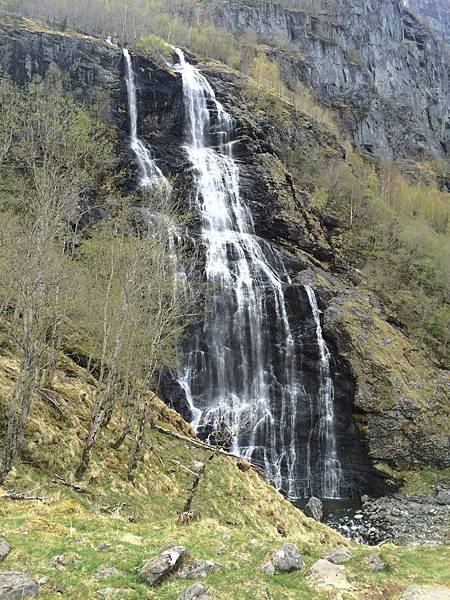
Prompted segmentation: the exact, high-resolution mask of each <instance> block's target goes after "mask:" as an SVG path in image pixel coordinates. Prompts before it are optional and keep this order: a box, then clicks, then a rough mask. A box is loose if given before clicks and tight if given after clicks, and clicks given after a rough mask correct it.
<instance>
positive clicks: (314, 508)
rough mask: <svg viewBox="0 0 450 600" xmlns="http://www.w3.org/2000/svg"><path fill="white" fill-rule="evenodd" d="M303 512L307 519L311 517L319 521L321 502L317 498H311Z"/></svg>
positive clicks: (320, 518)
mask: <svg viewBox="0 0 450 600" xmlns="http://www.w3.org/2000/svg"><path fill="white" fill-rule="evenodd" d="M303 512H304V513H305V515H306V516H307V517H312V518H313V519H315V520H316V521H321V520H322V517H323V510H322V502H321V501H320V500H319V498H315V497H314V496H312V497H311V498H310V499H309V500H308V502H307V503H306V506H305V508H304V509H303Z"/></svg>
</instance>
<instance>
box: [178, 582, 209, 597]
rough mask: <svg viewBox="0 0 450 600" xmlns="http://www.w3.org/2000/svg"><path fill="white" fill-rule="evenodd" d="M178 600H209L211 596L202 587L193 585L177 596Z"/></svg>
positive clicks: (199, 584) (196, 584) (198, 584)
mask: <svg viewBox="0 0 450 600" xmlns="http://www.w3.org/2000/svg"><path fill="white" fill-rule="evenodd" d="M178 600H211V596H210V595H209V593H208V590H207V589H206V588H205V586H204V585H202V584H201V583H194V585H191V587H188V588H187V589H186V590H184V592H183V593H182V594H181V596H178Z"/></svg>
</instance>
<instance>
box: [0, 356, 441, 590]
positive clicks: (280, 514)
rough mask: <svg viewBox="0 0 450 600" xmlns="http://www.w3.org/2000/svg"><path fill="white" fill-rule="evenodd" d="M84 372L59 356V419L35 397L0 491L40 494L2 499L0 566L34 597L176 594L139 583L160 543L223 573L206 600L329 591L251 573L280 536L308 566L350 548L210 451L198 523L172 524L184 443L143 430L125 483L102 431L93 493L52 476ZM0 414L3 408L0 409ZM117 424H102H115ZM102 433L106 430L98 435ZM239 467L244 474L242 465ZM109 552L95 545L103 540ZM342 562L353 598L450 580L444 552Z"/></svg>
mask: <svg viewBox="0 0 450 600" xmlns="http://www.w3.org/2000/svg"><path fill="white" fill-rule="evenodd" d="M15 369H16V364H15V361H14V359H13V358H12V357H10V356H7V355H4V356H2V357H1V358H0V393H1V400H0V403H1V404H2V405H3V406H2V409H3V408H4V407H5V398H6V397H7V394H8V389H9V388H10V386H11V384H12V381H13V379H14V376H15ZM84 379H85V378H83V371H82V370H81V369H80V368H79V367H78V366H76V365H75V364H74V363H73V362H72V361H70V360H69V359H67V358H66V357H64V358H63V359H62V360H61V361H60V369H59V371H58V374H57V378H56V381H55V389H57V390H58V392H59V400H60V402H61V404H62V405H63V406H64V408H65V411H66V416H65V418H62V417H60V416H59V415H58V414H57V412H56V411H55V409H54V408H53V407H51V406H50V405H48V404H47V403H45V402H44V401H43V400H41V399H37V400H36V402H35V404H34V409H33V414H32V418H31V422H30V427H29V435H28V442H27V445H26V447H25V449H24V452H23V456H22V460H23V462H22V463H21V464H20V465H18V466H17V469H16V470H15V471H14V472H13V473H12V474H11V476H10V478H9V479H8V481H7V483H6V485H5V490H11V489H14V490H18V491H22V492H24V491H27V492H30V491H31V490H34V493H35V494H37V495H41V496H45V497H48V499H49V501H48V503H47V504H44V503H42V502H38V501H34V502H18V501H10V500H5V499H3V500H0V517H1V520H0V523H1V530H0V535H3V536H5V537H6V538H7V539H8V540H9V541H10V542H11V543H12V544H13V547H14V550H13V552H12V553H11V554H10V556H9V557H8V558H7V559H6V561H5V562H4V563H2V565H1V566H2V568H4V569H7V570H9V569H18V570H21V571H25V572H26V573H28V574H29V575H31V576H33V577H35V578H42V577H44V578H46V582H45V583H44V584H43V585H42V597H43V598H48V599H50V598H57V597H60V593H61V592H62V593H63V596H64V597H66V598H71V599H74V600H75V599H80V600H81V599H89V598H95V597H96V591H97V590H99V589H102V588H105V587H110V586H112V587H122V588H123V587H128V588H132V589H134V590H135V591H134V593H133V594H132V595H130V596H128V597H130V598H164V599H171V598H177V596H178V594H179V593H180V592H181V590H183V589H184V588H185V587H186V586H187V585H188V582H187V581H183V580H178V579H176V578H169V579H168V580H167V581H166V582H165V583H164V584H163V585H162V586H161V587H159V588H156V589H150V588H148V587H147V586H146V585H145V584H144V583H143V582H142V581H141V580H140V578H139V575H138V570H139V567H140V566H141V565H142V563H143V562H144V561H145V560H146V559H148V558H150V557H152V556H154V555H156V554H157V553H159V552H160V551H161V549H162V548H163V547H164V546H165V545H166V544H183V545H186V546H187V548H188V549H189V552H190V553H191V554H192V555H194V556H196V557H198V558H205V559H211V560H216V561H218V562H220V563H222V564H223V565H224V568H223V570H221V571H220V572H218V573H216V574H212V575H210V576H209V577H208V578H207V579H206V582H205V583H206V585H207V586H208V588H210V589H211V590H212V591H213V593H214V594H215V595H214V597H215V598H223V599H238V598H239V599H254V598H277V599H278V598H280V599H284V598H305V599H306V598H328V597H331V598H335V597H336V596H335V595H333V594H331V596H329V595H327V594H326V593H324V592H321V593H319V592H317V591H312V590H311V588H309V587H308V585H307V581H306V579H305V576H306V569H305V570H302V571H299V572H296V573H292V574H285V575H277V576H275V577H269V576H265V575H262V574H261V573H260V572H259V566H260V565H261V563H262V562H263V560H264V558H265V557H266V556H267V554H268V553H269V552H270V551H272V550H273V549H275V548H276V547H278V546H280V544H281V543H283V541H291V542H294V543H296V544H298V546H299V548H300V549H301V551H302V553H303V555H304V558H305V562H306V564H307V566H309V565H311V564H312V563H313V562H314V561H315V560H317V559H318V558H320V557H322V556H323V555H324V554H325V552H326V550H327V549H329V548H331V547H335V546H336V545H346V544H348V542H347V541H345V540H344V539H343V538H341V537H340V536H339V535H338V534H337V533H335V532H333V531H332V530H330V529H328V528H326V527H324V526H322V525H320V524H318V523H316V522H314V521H312V520H310V519H308V518H306V517H305V516H304V515H303V514H302V513H301V512H300V511H298V510H297V509H295V508H294V507H292V506H291V505H290V504H289V503H288V502H286V501H285V500H284V499H283V498H282V497H281V496H280V495H279V494H278V493H277V492H276V491H275V490H274V489H273V488H271V487H270V486H268V485H267V484H265V483H264V482H263V481H262V479H261V478H260V476H259V475H258V474H257V473H256V472H255V471H254V470H253V469H251V468H246V467H245V465H244V464H240V466H241V468H238V462H237V461H236V460H235V459H233V458H229V457H226V456H225V455H218V456H217V457H216V458H215V459H214V460H213V461H211V462H209V464H208V467H207V476H206V478H205V480H203V481H202V483H201V485H200V488H199V496H198V499H197V501H196V502H195V505H194V507H193V508H194V509H195V510H198V511H199V512H200V513H201V516H202V518H201V520H200V522H198V523H193V524H190V525H187V526H180V525H177V523H176V518H177V511H180V510H181V509H182V507H183V504H184V501H185V498H186V491H187V490H188V489H189V486H190V483H191V476H190V475H189V474H188V473H187V472H186V471H184V470H183V469H182V468H181V467H179V466H178V465H177V464H176V463H174V462H173V461H174V460H176V461H179V462H180V463H182V464H183V465H185V466H187V467H191V468H192V467H193V466H194V463H195V461H199V460H200V461H204V460H206V459H207V458H208V457H209V456H210V451H209V450H208V449H205V448H198V447H196V446H194V445H193V444H192V443H191V442H190V441H184V440H181V439H177V438H174V437H172V436H169V435H167V434H163V433H161V432H158V431H155V430H153V431H151V432H150V434H149V438H150V441H151V444H152V445H153V448H152V449H150V448H149V449H148V451H147V452H146V454H145V460H144V464H143V465H141V466H140V468H139V474H138V477H137V481H136V484H135V485H134V486H132V485H130V484H129V483H128V482H126V478H125V474H126V461H127V456H128V452H129V445H127V444H126V445H125V446H124V447H123V448H122V449H121V450H119V451H112V450H110V449H109V448H108V445H107V443H106V437H107V436H106V434H104V435H103V439H101V440H100V443H99V445H98V449H97V452H96V454H95V456H94V461H93V465H92V468H91V471H90V473H89V481H88V482H87V483H86V487H87V488H88V489H89V490H90V492H91V494H89V495H86V494H79V493H77V492H75V491H74V490H72V489H70V488H67V487H64V486H62V485H60V484H57V483H52V481H51V479H52V478H53V477H54V476H55V475H60V476H62V477H70V474H71V472H72V471H73V469H74V466H75V464H76V460H77V458H78V456H79V452H80V440H81V439H82V438H83V436H84V435H85V433H86V424H87V420H86V417H87V414H88V410H87V408H88V406H87V405H88V404H89V400H88V398H89V392H90V389H91V388H90V385H89V383H88V382H86V381H85V380H84ZM155 410H157V411H159V413H160V415H159V419H160V422H161V423H162V424H164V425H165V427H169V428H172V429H174V430H178V431H180V432H183V433H188V432H189V428H188V426H187V425H186V424H185V423H184V422H182V421H181V420H180V418H179V417H178V416H177V415H175V413H173V412H172V411H170V410H169V409H167V408H166V407H164V406H163V405H161V404H159V402H158V401H155ZM2 412H4V411H3V410H2ZM120 425H121V423H120V422H119V421H116V422H114V423H113V424H112V426H111V429H112V430H117V429H119V428H120ZM107 435H108V436H109V438H110V439H111V438H112V437H113V435H112V432H108V434H107ZM243 468H244V470H242V469H243ZM104 542H106V543H109V544H111V546H112V548H111V550H110V551H108V552H102V553H100V552H97V551H96V548H97V546H98V545H99V544H101V543H104ZM353 552H354V558H353V560H352V562H351V563H350V564H349V566H348V572H349V578H350V580H351V581H352V583H353V584H354V585H355V587H356V588H357V591H356V595H354V596H353V597H357V598H377V597H379V596H380V595H384V596H386V597H395V596H396V595H397V592H398V590H400V589H401V588H402V587H403V586H404V584H406V583H409V582H411V581H417V582H430V583H439V584H447V585H450V576H449V573H448V569H447V565H448V562H449V560H450V550H449V549H446V548H444V549H442V548H440V549H439V550H436V549H432V548H428V549H425V548H424V549H420V548H417V549H405V548H402V549H400V548H394V547H392V546H389V547H384V548H383V550H382V552H383V555H384V558H385V559H386V560H387V562H388V568H387V569H386V570H385V571H383V572H382V573H378V574H372V573H371V572H368V571H367V569H366V567H365V566H364V560H365V556H366V555H367V554H369V553H370V552H371V550H370V549H368V548H364V547H357V546H354V549H353ZM62 554H65V555H66V567H65V569H64V570H61V571H59V570H57V569H55V568H54V567H53V566H52V564H51V558H52V557H53V556H55V555H62ZM102 565H114V566H116V567H117V568H120V569H121V570H123V571H124V573H125V574H124V575H123V576H119V577H114V578H109V579H107V580H105V581H95V580H93V579H92V576H93V575H94V574H95V572H96V571H97V569H98V568H99V567H100V566H102Z"/></svg>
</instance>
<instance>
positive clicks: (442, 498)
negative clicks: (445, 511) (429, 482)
mask: <svg viewBox="0 0 450 600" xmlns="http://www.w3.org/2000/svg"><path fill="white" fill-rule="evenodd" d="M436 502H437V503H438V504H450V488H443V487H439V488H438V489H437V490H436Z"/></svg>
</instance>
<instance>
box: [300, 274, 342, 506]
mask: <svg viewBox="0 0 450 600" xmlns="http://www.w3.org/2000/svg"><path fill="white" fill-rule="evenodd" d="M305 290H306V293H307V295H308V300H309V303H310V306H311V311H312V315H313V318H314V323H315V328H316V339H317V345H318V349H319V364H318V373H319V394H318V407H317V408H318V411H317V412H318V417H319V421H318V425H317V427H316V431H315V430H313V429H312V428H311V433H310V436H309V439H308V446H310V444H311V438H312V435H313V434H314V433H316V434H317V438H318V439H317V441H318V446H319V469H320V472H321V477H322V484H321V490H322V495H323V496H324V497H325V498H339V497H340V485H341V479H342V468H341V464H340V462H339V460H338V458H337V452H336V435H335V424H334V386H333V380H332V378H331V372H330V352H329V350H328V347H327V345H326V343H325V340H324V339H323V334H322V326H321V324H320V311H319V307H318V306H317V299H316V295H315V293H314V290H313V289H312V288H311V287H310V286H309V285H306V286H305ZM308 455H309V456H310V452H308ZM309 469H310V465H309Z"/></svg>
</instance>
